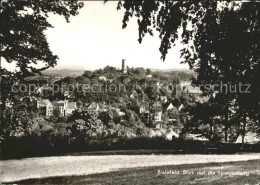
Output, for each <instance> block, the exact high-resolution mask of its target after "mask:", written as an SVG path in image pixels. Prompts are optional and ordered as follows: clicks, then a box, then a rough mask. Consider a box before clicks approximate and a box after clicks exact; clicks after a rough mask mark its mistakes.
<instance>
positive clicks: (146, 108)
mask: <svg viewBox="0 0 260 185" xmlns="http://www.w3.org/2000/svg"><path fill="white" fill-rule="evenodd" d="M139 113H140V114H143V113H149V106H148V105H147V104H142V105H141V106H140V108H139Z"/></svg>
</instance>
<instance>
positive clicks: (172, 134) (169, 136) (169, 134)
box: [164, 129, 179, 141]
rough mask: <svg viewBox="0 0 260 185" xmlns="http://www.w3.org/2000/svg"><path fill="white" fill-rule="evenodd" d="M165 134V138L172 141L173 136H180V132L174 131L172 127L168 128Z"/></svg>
mask: <svg viewBox="0 0 260 185" xmlns="http://www.w3.org/2000/svg"><path fill="white" fill-rule="evenodd" d="M164 136H165V138H166V139H167V140H170V141H171V140H172V138H173V137H174V138H179V134H178V133H176V132H174V131H173V130H172V129H169V130H167V131H166V132H165V134H164Z"/></svg>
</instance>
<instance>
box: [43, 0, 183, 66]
mask: <svg viewBox="0 0 260 185" xmlns="http://www.w3.org/2000/svg"><path fill="white" fill-rule="evenodd" d="M116 7H117V1H110V2H107V3H106V4H104V3H103V2H102V1H88V2H84V7H83V8H82V9H80V12H79V15H77V16H75V17H71V18H70V23H67V22H66V21H65V19H64V18H63V17H61V16H58V15H50V17H49V22H50V23H51V24H52V25H53V26H54V28H50V29H48V30H47V31H46V35H47V40H48V42H49V45H50V49H51V51H53V53H54V54H55V55H58V57H59V60H58V63H57V66H55V68H54V69H84V70H95V69H99V68H103V67H105V66H107V65H110V66H114V67H118V68H119V67H121V61H122V59H126V65H127V66H129V67H144V68H153V69H188V65H185V64H180V53H179V50H180V49H181V48H182V47H181V44H177V46H175V47H174V48H172V49H171V50H170V51H169V53H168V55H167V56H166V60H165V61H164V62H163V61H162V60H161V59H160V57H161V54H160V52H159V47H160V39H159V37H158V33H156V34H155V36H153V37H152V36H149V35H146V36H145V38H144V39H143V42H142V44H139V42H138V41H137V40H138V25H137V22H136V19H132V20H130V22H129V23H128V26H127V28H125V29H122V19H123V15H124V10H120V11H117V10H116Z"/></svg>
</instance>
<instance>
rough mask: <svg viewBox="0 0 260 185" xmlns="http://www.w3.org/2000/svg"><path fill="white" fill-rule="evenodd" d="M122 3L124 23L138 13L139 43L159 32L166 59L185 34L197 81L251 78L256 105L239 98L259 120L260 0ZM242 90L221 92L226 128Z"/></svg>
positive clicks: (185, 52) (186, 51) (186, 57)
mask: <svg viewBox="0 0 260 185" xmlns="http://www.w3.org/2000/svg"><path fill="white" fill-rule="evenodd" d="M122 7H123V8H124V9H125V15H124V18H123V28H125V27H126V26H127V23H128V21H129V20H130V18H131V17H133V16H135V17H136V18H137V22H138V25H139V39H138V41H139V42H140V43H141V42H142V39H143V38H144V36H145V35H146V34H147V33H148V34H150V35H153V32H154V31H155V30H156V31H158V32H159V36H160V39H161V45H160V48H159V50H160V52H161V54H162V57H161V58H162V59H163V60H165V58H166V55H167V53H168V51H169V49H170V48H171V47H172V46H174V45H175V43H176V40H177V39H181V42H182V43H183V44H184V46H185V47H184V49H182V50H181V56H182V57H183V59H184V61H183V62H184V63H188V64H189V66H190V68H191V69H193V70H194V71H195V72H197V74H198V77H197V82H198V83H205V84H216V83H219V82H222V83H225V84H238V83H239V82H241V83H242V84H245V83H246V84H250V86H251V88H250V90H251V92H250V93H251V96H250V102H251V104H252V106H250V108H249V107H248V106H247V108H246V107H243V104H240V109H242V110H244V111H247V113H248V114H247V116H251V118H252V119H253V118H255V119H256V120H257V118H256V117H257V115H259V110H260V93H259V92H260V84H259V83H257V79H258V80H259V69H260V64H259V60H260V55H259V49H260V15H259V13H258V12H259V10H260V4H259V3H258V2H234V1H232V2H230V1H192V0H191V1H155V0H154V1H124V2H119V4H118V9H120V8H122ZM180 31H181V32H182V34H181V36H180V37H179V32H180ZM242 94H243V93H241V92H239V93H228V94H225V93H222V94H221V95H220V96H222V97H224V99H223V100H224V101H223V104H222V106H223V108H224V109H226V113H225V115H224V116H225V133H227V129H228V127H229V126H228V124H229V120H228V118H229V115H228V110H229V109H230V106H231V103H232V102H234V101H235V100H236V99H237V98H238V97H239V96H242ZM249 113H250V114H249ZM256 123H257V122H256ZM258 124H259V121H258ZM226 138H227V136H226Z"/></svg>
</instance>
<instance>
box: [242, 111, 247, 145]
mask: <svg viewBox="0 0 260 185" xmlns="http://www.w3.org/2000/svg"><path fill="white" fill-rule="evenodd" d="M245 135H246V113H244V116H243V130H242V144H244V143H245Z"/></svg>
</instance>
